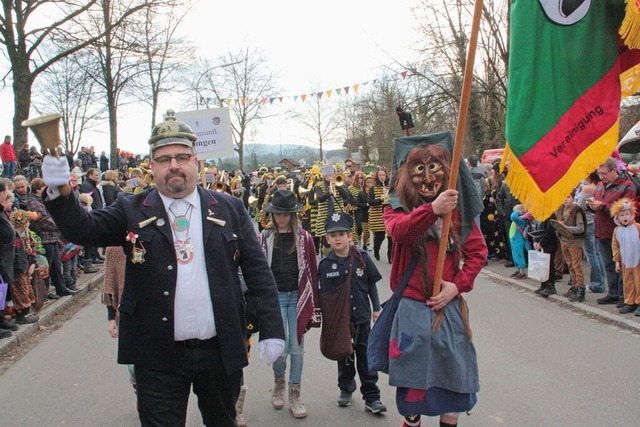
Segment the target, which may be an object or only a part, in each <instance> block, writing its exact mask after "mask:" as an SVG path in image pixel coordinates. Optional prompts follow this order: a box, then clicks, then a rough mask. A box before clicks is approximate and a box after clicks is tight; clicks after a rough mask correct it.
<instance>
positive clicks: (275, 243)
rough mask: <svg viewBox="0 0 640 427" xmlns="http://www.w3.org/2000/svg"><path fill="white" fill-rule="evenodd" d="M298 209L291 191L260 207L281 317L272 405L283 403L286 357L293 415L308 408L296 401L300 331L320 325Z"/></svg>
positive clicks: (311, 257)
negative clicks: (264, 217) (283, 339)
mask: <svg viewBox="0 0 640 427" xmlns="http://www.w3.org/2000/svg"><path fill="white" fill-rule="evenodd" d="M302 209H303V206H302V204H300V203H297V201H296V197H295V194H294V193H293V192H291V191H288V190H278V191H277V192H276V193H275V194H274V195H273V197H272V198H271V201H270V202H269V203H268V204H267V205H266V206H265V208H264V211H265V212H266V213H267V214H269V216H270V220H269V223H268V224H267V227H266V228H265V230H263V231H262V234H261V243H262V249H263V251H264V253H265V255H266V256H267V260H268V262H269V265H270V266H271V271H272V272H273V276H274V277H275V279H276V284H277V285H278V294H279V298H280V311H281V313H282V320H283V321H284V327H285V333H286V343H285V349H284V352H283V353H282V355H281V356H280V357H279V358H278V359H276V361H275V362H274V363H273V373H274V381H275V384H274V386H273V394H272V396H271V403H272V405H273V407H274V408H275V409H281V408H282V407H283V406H284V390H285V372H286V369H287V356H289V357H290V359H291V369H290V371H289V405H290V409H291V413H292V414H293V416H294V417H295V418H305V417H306V416H307V410H306V408H305V407H304V405H303V403H302V402H301V401H300V382H301V379H302V361H303V360H302V359H303V353H304V341H303V336H304V333H305V332H306V331H307V330H309V328H311V327H319V326H320V324H319V321H318V318H317V317H315V316H314V311H316V308H317V307H318V274H317V265H318V264H317V261H316V249H315V245H314V243H313V237H312V236H311V234H309V233H308V232H307V231H306V230H304V229H303V228H302V225H300V222H299V220H298V213H299V212H301V211H302Z"/></svg>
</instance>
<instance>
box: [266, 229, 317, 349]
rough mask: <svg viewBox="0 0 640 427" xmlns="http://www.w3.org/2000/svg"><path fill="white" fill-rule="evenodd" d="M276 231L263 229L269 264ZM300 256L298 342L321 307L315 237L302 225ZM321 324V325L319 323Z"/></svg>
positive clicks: (299, 237)
mask: <svg viewBox="0 0 640 427" xmlns="http://www.w3.org/2000/svg"><path fill="white" fill-rule="evenodd" d="M274 237H275V233H274V232H273V230H271V229H268V230H264V231H262V234H261V235H260V244H261V246H262V251H263V252H264V254H265V255H266V257H267V261H268V262H269V266H271V260H272V259H273V240H274ZM296 252H297V257H298V302H297V304H296V332H297V339H298V343H301V342H302V336H303V335H304V333H305V332H306V331H308V330H309V328H311V327H312V326H315V325H314V324H312V316H313V312H314V310H315V309H316V308H317V307H319V306H320V305H319V303H318V300H317V295H318V264H317V262H316V259H315V256H316V252H315V246H314V243H313V238H312V237H311V235H310V234H309V233H308V232H306V231H305V230H304V229H303V228H302V227H301V226H298V242H297V245H296ZM318 326H319V325H318Z"/></svg>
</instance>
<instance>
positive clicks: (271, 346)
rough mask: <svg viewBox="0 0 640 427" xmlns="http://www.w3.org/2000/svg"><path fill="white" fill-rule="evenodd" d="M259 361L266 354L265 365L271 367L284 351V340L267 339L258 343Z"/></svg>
mask: <svg viewBox="0 0 640 427" xmlns="http://www.w3.org/2000/svg"><path fill="white" fill-rule="evenodd" d="M259 349H260V360H262V357H263V356H264V353H265V352H266V353H267V365H269V366H271V365H272V364H273V362H275V361H276V359H277V358H278V357H280V355H281V354H282V352H283V351H284V340H281V339H280V338H267V339H264V340H262V341H260V346H259Z"/></svg>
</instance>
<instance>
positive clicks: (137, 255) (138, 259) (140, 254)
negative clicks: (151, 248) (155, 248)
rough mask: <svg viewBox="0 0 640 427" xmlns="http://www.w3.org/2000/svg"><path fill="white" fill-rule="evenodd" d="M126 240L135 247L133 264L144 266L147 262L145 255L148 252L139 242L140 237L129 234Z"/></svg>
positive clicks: (132, 254)
mask: <svg viewBox="0 0 640 427" xmlns="http://www.w3.org/2000/svg"><path fill="white" fill-rule="evenodd" d="M126 240H127V242H131V244H132V245H133V247H132V248H131V263H133V264H142V263H143V262H144V261H145V259H144V255H145V254H146V253H147V250H146V249H145V248H144V245H143V244H142V242H141V241H139V240H138V235H137V234H134V233H133V232H129V233H128V234H127V238H126Z"/></svg>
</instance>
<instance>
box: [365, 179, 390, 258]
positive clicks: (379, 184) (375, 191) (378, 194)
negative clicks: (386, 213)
mask: <svg viewBox="0 0 640 427" xmlns="http://www.w3.org/2000/svg"><path fill="white" fill-rule="evenodd" d="M388 178H389V175H388V174H387V171H386V170H385V169H384V168H382V167H381V168H378V170H377V171H376V172H375V173H374V177H373V186H372V187H371V188H370V189H369V202H368V203H369V228H370V229H371V231H372V232H373V256H374V257H375V259H376V260H378V261H380V246H382V242H383V241H384V237H385V235H386V234H387V229H386V228H385V226H384V221H383V220H382V204H383V203H384V202H385V201H386V198H387V194H388V192H389V179H388ZM387 243H388V246H387V258H388V261H389V263H391V250H392V242H391V238H389V239H388V242H387Z"/></svg>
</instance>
